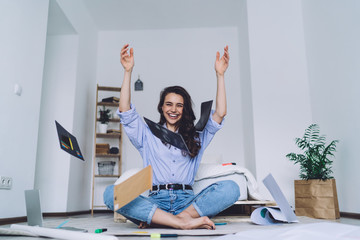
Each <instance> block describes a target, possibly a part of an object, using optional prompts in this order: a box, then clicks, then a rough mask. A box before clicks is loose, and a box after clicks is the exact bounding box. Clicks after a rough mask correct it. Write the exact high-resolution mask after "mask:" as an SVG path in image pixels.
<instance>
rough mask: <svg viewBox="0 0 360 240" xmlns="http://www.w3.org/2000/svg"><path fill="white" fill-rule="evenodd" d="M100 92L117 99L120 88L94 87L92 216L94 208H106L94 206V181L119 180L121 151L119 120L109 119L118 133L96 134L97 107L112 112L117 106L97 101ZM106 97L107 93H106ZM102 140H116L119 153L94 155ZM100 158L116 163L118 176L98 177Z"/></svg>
mask: <svg viewBox="0 0 360 240" xmlns="http://www.w3.org/2000/svg"><path fill="white" fill-rule="evenodd" d="M101 91H107V92H109V96H108V97H113V96H115V97H119V96H120V91H121V88H117V87H105V86H99V85H97V87H96V106H95V120H96V121H95V128H94V131H95V134H94V154H93V156H94V157H93V176H92V200H91V215H93V214H94V209H96V208H100V209H104V208H105V207H106V206H105V205H96V204H95V189H96V187H97V183H96V181H95V180H96V179H97V178H102V179H104V178H113V179H114V182H115V180H116V178H119V177H120V175H121V165H122V164H121V163H122V162H121V152H122V151H121V150H122V148H121V147H122V137H121V136H122V131H121V124H120V119H110V123H114V124H117V123H118V126H119V128H118V130H119V133H98V132H97V125H98V122H99V121H100V120H99V118H98V111H99V109H100V108H99V107H103V106H105V107H108V108H111V109H112V110H114V111H116V108H117V107H118V106H119V104H118V103H111V102H101V99H100V100H99V92H101ZM106 95H107V93H106ZM99 139H102V140H103V141H102V143H103V142H104V141H105V142H106V140H117V141H118V144H119V153H118V154H98V153H96V143H99V142H98V140H99ZM102 158H106V159H108V160H112V159H113V160H114V161H115V162H116V163H117V166H118V169H117V173H118V174H111V175H99V174H98V171H97V167H96V166H97V164H98V163H99V162H101V159H102Z"/></svg>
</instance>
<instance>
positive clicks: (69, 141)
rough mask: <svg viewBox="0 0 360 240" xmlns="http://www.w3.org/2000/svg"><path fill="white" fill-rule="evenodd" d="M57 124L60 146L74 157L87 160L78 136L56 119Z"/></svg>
mask: <svg viewBox="0 0 360 240" xmlns="http://www.w3.org/2000/svg"><path fill="white" fill-rule="evenodd" d="M55 124H56V130H57V133H58V137H59V143H60V148H61V149H62V150H64V151H65V152H67V153H69V154H71V155H73V156H74V157H77V158H79V159H81V160H83V161H85V160H84V157H83V155H82V154H81V151H80V147H79V144H78V142H77V140H76V138H75V137H74V136H73V135H71V134H70V133H69V132H68V131H66V130H65V128H63V127H62V126H61V125H60V123H58V122H57V121H55Z"/></svg>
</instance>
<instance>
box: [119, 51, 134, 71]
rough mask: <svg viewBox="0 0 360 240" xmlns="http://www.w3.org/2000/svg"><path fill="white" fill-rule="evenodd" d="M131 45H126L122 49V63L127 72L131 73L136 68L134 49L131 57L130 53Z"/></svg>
mask: <svg viewBox="0 0 360 240" xmlns="http://www.w3.org/2000/svg"><path fill="white" fill-rule="evenodd" d="M128 50H129V44H126V45H124V46H123V47H122V49H121V53H120V62H121V65H122V66H123V67H124V69H125V71H127V72H131V71H132V69H133V67H134V49H133V48H130V51H129V52H130V55H129V53H128Z"/></svg>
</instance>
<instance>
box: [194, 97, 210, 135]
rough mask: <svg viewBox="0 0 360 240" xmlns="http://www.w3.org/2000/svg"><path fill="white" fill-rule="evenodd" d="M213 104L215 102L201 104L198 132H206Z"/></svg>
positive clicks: (196, 127)
mask: <svg viewBox="0 0 360 240" xmlns="http://www.w3.org/2000/svg"><path fill="white" fill-rule="evenodd" d="M212 103H213V100H210V101H207V102H203V103H201V115H200V119H199V121H198V122H197V123H196V125H195V129H196V131H198V132H202V131H203V130H204V128H205V126H206V123H207V122H208V120H209V116H210V113H211V106H212Z"/></svg>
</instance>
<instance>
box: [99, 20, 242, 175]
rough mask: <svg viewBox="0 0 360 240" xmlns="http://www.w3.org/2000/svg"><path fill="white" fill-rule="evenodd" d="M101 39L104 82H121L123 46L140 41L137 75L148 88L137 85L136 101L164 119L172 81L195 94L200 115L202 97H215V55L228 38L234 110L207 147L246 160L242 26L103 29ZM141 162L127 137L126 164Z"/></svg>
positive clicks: (144, 111) (155, 117) (229, 88)
mask: <svg viewBox="0 0 360 240" xmlns="http://www.w3.org/2000/svg"><path fill="white" fill-rule="evenodd" d="M98 41H99V42H98V74H97V79H98V82H99V83H100V84H101V85H109V86H121V83H122V78H123V70H122V66H121V64H120V60H119V53H120V49H121V47H122V46H123V45H124V44H125V43H130V44H131V46H132V47H134V51H135V53H134V54H135V68H134V71H133V78H132V80H133V83H134V82H135V81H136V80H137V78H138V74H140V78H141V80H142V81H143V83H144V91H137V92H135V91H132V102H133V103H134V104H135V106H136V108H137V110H138V112H139V113H140V115H142V116H146V117H147V118H149V119H152V120H154V121H158V119H159V114H158V113H157V110H156V107H157V103H158V101H159V94H160V91H161V90H162V89H163V88H164V87H166V86H170V85H181V86H183V87H185V88H186V89H187V90H188V91H189V93H190V95H191V96H192V98H193V102H194V104H195V106H194V107H195V108H194V109H195V112H196V114H197V116H199V114H200V104H201V102H203V101H206V100H210V99H213V100H215V93H216V76H215V71H214V61H215V55H216V51H220V52H221V53H222V52H223V47H224V46H225V45H226V44H228V45H229V51H230V58H231V60H230V67H229V69H228V71H227V73H226V76H225V78H226V79H225V81H226V90H227V102H228V115H227V116H226V124H225V126H224V129H222V131H220V132H219V133H218V134H217V136H216V137H215V138H214V140H213V142H212V143H211V145H210V146H209V148H208V149H207V151H206V153H207V154H208V155H216V156H219V157H220V158H222V160H223V161H225V162H230V161H233V162H237V163H238V164H241V165H242V164H244V154H243V145H242V142H243V134H242V132H243V130H242V124H241V123H242V117H241V104H240V103H241V98H240V94H239V93H240V92H241V89H240V77H239V68H238V66H239V55H238V51H239V47H238V33H237V28H235V27H229V28H197V29H169V30H143V31H123V32H120V31H119V32H100V33H99V40H98ZM132 87H133V84H132ZM214 104H215V103H214ZM213 107H215V105H214V106H213ZM141 165H142V161H141V158H140V155H139V154H138V152H137V150H136V149H135V148H134V147H132V145H131V143H130V142H129V141H128V138H127V137H124V142H123V170H127V169H130V168H132V167H139V166H141Z"/></svg>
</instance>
